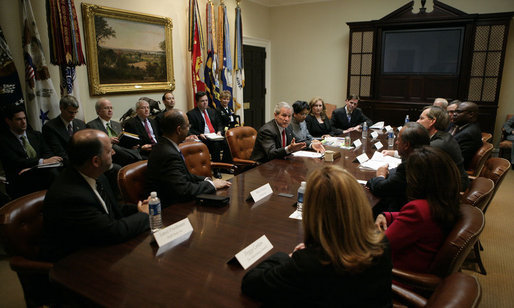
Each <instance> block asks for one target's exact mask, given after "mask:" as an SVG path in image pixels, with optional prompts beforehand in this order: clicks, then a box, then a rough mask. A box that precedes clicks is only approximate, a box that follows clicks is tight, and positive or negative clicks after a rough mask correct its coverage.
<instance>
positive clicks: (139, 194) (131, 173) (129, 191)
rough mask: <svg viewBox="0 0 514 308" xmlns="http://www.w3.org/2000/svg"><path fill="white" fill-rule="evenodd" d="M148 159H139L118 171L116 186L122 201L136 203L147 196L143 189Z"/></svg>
mask: <svg viewBox="0 0 514 308" xmlns="http://www.w3.org/2000/svg"><path fill="white" fill-rule="evenodd" d="M147 165H148V161H147V160H141V161H137V162H135V163H132V164H128V165H126V166H124V167H123V168H121V169H120V171H119V172H118V187H119V188H120V192H121V196H122V198H123V201H125V202H127V203H133V204H137V202H138V201H139V200H144V199H146V198H147V197H148V193H149V192H147V191H146V189H145V181H146V169H147Z"/></svg>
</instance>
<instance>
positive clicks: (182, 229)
mask: <svg viewBox="0 0 514 308" xmlns="http://www.w3.org/2000/svg"><path fill="white" fill-rule="evenodd" d="M190 232H193V226H192V225H191V222H190V221H189V218H184V219H182V220H181V221H179V222H176V223H174V224H172V225H170V226H167V227H166V228H164V229H161V230H159V231H157V232H155V233H154V234H153V236H154V238H155V241H156V242H157V245H159V247H162V246H165V245H167V244H169V243H170V242H172V241H173V240H176V239H178V238H179V237H181V236H184V235H186V234H187V233H190Z"/></svg>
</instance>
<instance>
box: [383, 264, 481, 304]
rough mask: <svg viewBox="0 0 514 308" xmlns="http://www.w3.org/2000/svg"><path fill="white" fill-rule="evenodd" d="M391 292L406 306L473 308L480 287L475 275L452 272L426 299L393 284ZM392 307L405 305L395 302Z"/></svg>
mask: <svg viewBox="0 0 514 308" xmlns="http://www.w3.org/2000/svg"><path fill="white" fill-rule="evenodd" d="M393 294H394V296H395V297H396V298H397V299H401V302H402V303H405V304H406V305H407V306H408V307H427V308H428V307H437V308H439V307H463V308H464V307H466V308H475V307H478V305H479V304H480V300H481V298H482V288H481V287H480V283H479V282H478V279H477V278H476V277H473V276H469V275H466V274H463V273H453V274H451V275H450V276H448V277H446V278H445V279H444V280H443V281H442V282H441V283H440V284H439V285H438V286H437V288H436V289H435V291H434V293H433V294H432V296H430V298H428V299H426V298H424V297H423V296H421V295H419V294H416V293H415V292H412V291H410V290H407V289H405V288H402V287H400V286H396V285H393ZM394 307H405V306H403V305H399V304H397V303H395V304H394Z"/></svg>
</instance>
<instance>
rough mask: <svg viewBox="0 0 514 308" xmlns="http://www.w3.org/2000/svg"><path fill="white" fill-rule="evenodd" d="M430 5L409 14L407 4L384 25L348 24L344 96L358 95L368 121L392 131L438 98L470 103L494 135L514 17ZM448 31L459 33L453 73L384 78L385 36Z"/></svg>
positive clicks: (386, 75)
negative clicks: (390, 127) (382, 122)
mask: <svg viewBox="0 0 514 308" xmlns="http://www.w3.org/2000/svg"><path fill="white" fill-rule="evenodd" d="M433 3H434V6H433V10H432V11H431V12H430V13H428V12H426V9H425V8H424V7H421V9H420V11H419V12H418V13H413V12H412V10H413V2H410V3H407V4H406V5H404V6H402V7H400V8H399V9H397V10H395V11H394V12H392V13H391V14H388V15H387V16H385V17H383V18H382V19H379V20H373V21H367V22H351V23H348V25H349V27H350V44H349V45H350V50H349V59H348V87H347V89H348V93H347V94H358V95H360V97H361V103H360V107H361V108H362V109H363V110H364V112H365V113H366V114H367V115H368V116H370V117H371V118H372V119H373V120H375V121H379V120H386V121H387V122H388V124H391V125H401V124H402V123H403V122H404V119H405V115H406V114H409V117H410V119H411V121H414V120H416V119H417V118H418V116H419V114H420V113H421V111H422V108H423V107H424V106H426V105H427V104H431V103H432V102H433V100H434V99H435V98H437V97H443V98H446V99H447V100H449V101H451V100H454V99H459V100H461V101H473V102H475V103H477V104H478V105H479V108H480V117H479V121H480V126H481V128H482V130H483V131H486V132H491V133H492V132H494V123H495V119H496V112H497V108H498V98H499V93H500V85H501V76H502V70H503V62H504V58H505V48H506V44H507V37H508V29H509V23H510V20H511V18H512V16H513V12H505V13H495V14H467V13H465V12H462V11H460V10H458V9H456V8H453V7H451V6H449V5H446V4H444V3H441V2H439V1H437V0H434V1H433ZM450 28H452V29H458V30H459V31H460V32H462V35H461V36H460V45H459V46H460V49H459V54H458V60H459V61H458V65H456V69H455V70H454V71H453V72H451V73H423V72H421V73H412V72H411V73H394V74H393V73H384V69H383V65H384V60H385V59H383V54H384V46H383V45H384V35H385V34H386V33H388V32H391V31H399V32H401V31H427V30H434V29H435V30H438V29H450ZM402 60H403V59H399V61H402ZM443 62H444V61H443ZM443 64H444V63H443Z"/></svg>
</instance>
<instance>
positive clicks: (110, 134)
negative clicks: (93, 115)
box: [105, 122, 116, 137]
mask: <svg viewBox="0 0 514 308" xmlns="http://www.w3.org/2000/svg"><path fill="white" fill-rule="evenodd" d="M105 126H106V127H107V135H109V137H116V132H115V131H114V129H112V127H111V123H110V122H107V124H105Z"/></svg>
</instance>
